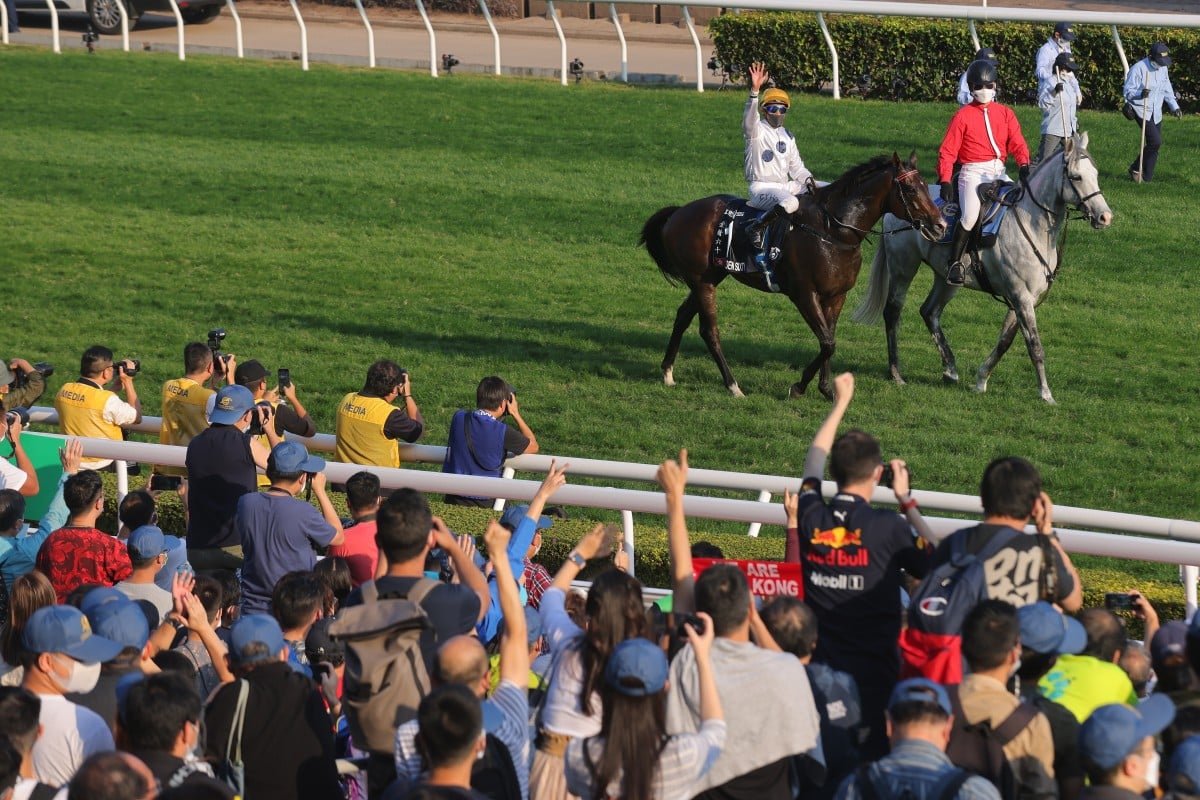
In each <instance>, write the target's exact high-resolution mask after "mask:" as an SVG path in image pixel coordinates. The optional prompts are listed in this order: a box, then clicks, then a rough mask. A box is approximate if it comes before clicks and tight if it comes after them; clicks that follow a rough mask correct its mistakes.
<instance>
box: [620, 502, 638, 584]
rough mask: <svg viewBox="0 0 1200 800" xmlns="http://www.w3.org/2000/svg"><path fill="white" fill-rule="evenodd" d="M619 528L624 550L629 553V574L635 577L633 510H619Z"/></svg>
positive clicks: (635, 557)
mask: <svg viewBox="0 0 1200 800" xmlns="http://www.w3.org/2000/svg"><path fill="white" fill-rule="evenodd" d="M621 529H622V533H623V535H624V538H623V539H622V542H623V543H624V546H625V552H626V553H629V574H630V575H632V576H634V577H635V578H636V577H637V554H636V553H635V552H634V551H633V512H632V511H622V512H621Z"/></svg>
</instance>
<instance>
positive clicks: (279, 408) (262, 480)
mask: <svg viewBox="0 0 1200 800" xmlns="http://www.w3.org/2000/svg"><path fill="white" fill-rule="evenodd" d="M234 380H235V381H236V382H237V383H239V384H241V385H242V386H245V387H246V388H247V389H249V390H250V392H251V393H252V394H253V395H254V402H255V403H257V404H258V405H262V404H263V403H266V404H267V405H269V406H270V407H271V419H272V424H273V425H274V427H275V433H277V434H278V435H279V438H280V439H281V440H282V439H283V438H285V434H288V433H294V434H296V435H297V436H303V437H305V438H307V437H309V436H312V435H313V434H315V433H316V432H317V425H316V423H315V422H313V420H312V417H311V416H309V414H308V412H307V411H305V410H304V406H302V405H301V404H300V400H299V398H297V397H296V385H295V384H294V383H292V382H291V379H290V378H289V379H288V381H287V385H286V386H285V385H283V384H282V383H281V384H280V385H279V386H276V387H275V388H274V389H272V390H270V391H267V370H266V368H265V367H264V366H263V365H262V364H261V363H259V362H258V361H256V360H254V359H251V360H249V361H247V362H246V363H245V364H238V367H237V370H236V371H235V373H234ZM280 392H282V393H283V396H284V398H286V402H285V401H284V400H281V399H280V397H279V395H280ZM257 430H258V429H257V428H256V429H255V430H254V431H251V433H255V432H256V431H257ZM258 441H259V442H261V443H262V445H263V447H266V448H267V449H268V450H269V449H270V447H271V445H270V443H269V441H268V439H267V436H266V433H265V432H264V433H261V434H258ZM269 483H270V481H268V480H267V479H266V476H264V475H260V476H259V478H258V485H259V486H260V487H261V486H267V485H268V484H269Z"/></svg>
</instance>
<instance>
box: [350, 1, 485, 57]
mask: <svg viewBox="0 0 1200 800" xmlns="http://www.w3.org/2000/svg"><path fill="white" fill-rule="evenodd" d="M355 2H358V0H355ZM479 9H480V10H481V11H482V12H483V18H484V19H485V20H487V24H488V28H489V29H491V31H492V51H493V53H494V55H495V57H496V74H497V75H499V74H500V32H499V31H497V30H496V23H494V22H492V12H491V11H490V10H488V7H487V2H486V0H479Z"/></svg>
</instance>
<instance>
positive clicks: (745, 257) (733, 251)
mask: <svg viewBox="0 0 1200 800" xmlns="http://www.w3.org/2000/svg"><path fill="white" fill-rule="evenodd" d="M722 199H723V200H724V201H725V210H724V211H723V212H722V213H721V218H720V219H719V220H718V221H717V226H716V231H715V232H714V233H713V241H712V249H711V250H710V251H709V262H710V263H711V264H712V266H714V267H717V268H719V269H723V270H725V271H726V272H764V271H765V270H763V268H762V266H760V264H759V263H758V260H757V259H756V258H755V257H756V256H758V255H759V254H760V251H758V250H757V249H755V247H754V246H753V245H752V244H751V243H750V237H749V235H748V234H747V233H746V229H747V228H748V227H750V224H751V223H752V222H754V221H756V220H758V219H759V218H761V217H762V215H763V214H766V213H767V212H766V211H762V210H760V209H757V208H753V207H752V206H751V205H750V204H749V203H748V202H746V201H745V200H743V199H742V198H740V197H733V196H732V195H726V196H723V197H722ZM788 227H789V222H788V220H787V219H786V218H783V219H778V220H776V221H775V222H773V223H771V226H770V227H769V228H768V229H767V232H766V235H765V236H764V237H763V249H762V251H761V253H762V254H763V255H765V256H766V258H765V262H766V267H767V270H766V271H770V272H771V273H772V274H773V273H774V267H775V264H776V262H778V261H779V256H780V255H781V253H782V248H780V247H779V244H780V243H781V242H782V241H783V237H784V236H785V235H786V234H787V232H788Z"/></svg>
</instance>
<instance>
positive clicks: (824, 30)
mask: <svg viewBox="0 0 1200 800" xmlns="http://www.w3.org/2000/svg"><path fill="white" fill-rule="evenodd" d="M817 24H818V25H820V26H821V35H822V36H824V37H825V46H826V47H827V48H829V55H830V57H831V58H832V59H833V99H834V100H840V99H842V82H841V79H840V69H839V65H838V52H837V47H835V46H834V44H833V37H832V36H830V35H829V26H828V25H826V24H825V15H824V14H822V13H821V12H819V11H818V12H817Z"/></svg>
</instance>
